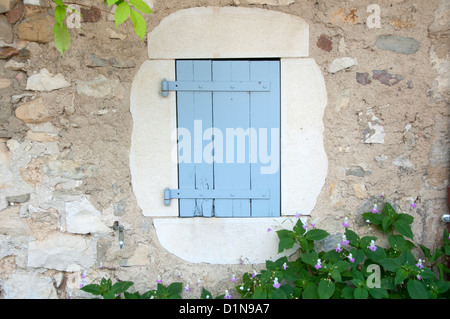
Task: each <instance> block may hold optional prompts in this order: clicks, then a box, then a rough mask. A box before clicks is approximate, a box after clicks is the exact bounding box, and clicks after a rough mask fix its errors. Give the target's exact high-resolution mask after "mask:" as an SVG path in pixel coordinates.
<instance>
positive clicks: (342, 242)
mask: <svg viewBox="0 0 450 319" xmlns="http://www.w3.org/2000/svg"><path fill="white" fill-rule="evenodd" d="M349 243H350V241H349V240H347V236H345V235H342V241H341V244H342V245H344V246H347V245H348V244H349Z"/></svg>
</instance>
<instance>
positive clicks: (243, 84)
mask: <svg viewBox="0 0 450 319" xmlns="http://www.w3.org/2000/svg"><path fill="white" fill-rule="evenodd" d="M176 79H177V81H176V84H175V85H174V89H175V90H177V91H178V92H177V128H178V184H179V185H178V186H179V189H178V190H171V194H172V196H175V197H178V198H179V210H180V216H181V217H197V216H203V217H213V216H214V217H279V216H280V61H279V60H177V61H176ZM183 88H184V89H183Z"/></svg>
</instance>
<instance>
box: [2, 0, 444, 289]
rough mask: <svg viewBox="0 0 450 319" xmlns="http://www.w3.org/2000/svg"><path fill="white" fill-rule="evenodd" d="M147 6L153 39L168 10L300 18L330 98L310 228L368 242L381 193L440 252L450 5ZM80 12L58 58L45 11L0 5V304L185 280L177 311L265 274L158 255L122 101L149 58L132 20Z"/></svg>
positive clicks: (247, 2) (437, 1) (247, 266)
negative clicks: (136, 180)
mask: <svg viewBox="0 0 450 319" xmlns="http://www.w3.org/2000/svg"><path fill="white" fill-rule="evenodd" d="M147 2H148V3H149V4H150V5H151V7H152V8H153V10H154V13H153V14H151V15H149V16H148V17H146V21H147V24H148V28H149V31H151V30H152V29H154V28H155V27H156V26H157V25H158V24H159V22H160V21H161V20H162V19H163V18H164V17H166V16H168V15H169V14H171V13H173V12H175V11H177V10H180V9H184V8H191V7H198V6H209V5H214V6H243V7H250V8H254V7H258V8H263V9H266V10H275V11H280V12H284V13H289V14H292V15H297V16H299V17H301V18H303V19H304V20H305V21H306V22H307V23H308V24H309V29H310V52H309V56H310V57H311V58H314V59H315V61H316V62H317V64H318V65H319V66H320V68H321V71H322V73H323V75H324V77H325V81H326V88H327V94H328V105H327V108H326V110H325V114H324V118H323V121H324V124H325V135H324V144H325V150H326V153H327V156H328V161H329V163H328V176H327V179H326V183H325V186H324V188H323V189H322V192H321V194H320V196H319V199H318V202H317V205H316V207H315V209H314V210H313V212H312V213H311V215H310V218H311V220H314V221H315V222H316V223H317V224H318V225H320V227H322V228H325V229H327V230H328V231H330V232H331V233H333V234H336V233H339V232H342V229H341V228H340V225H341V222H342V221H343V219H344V217H349V220H350V221H351V222H352V225H353V226H354V228H355V229H357V230H358V232H360V233H361V234H367V233H373V230H370V229H368V228H367V227H366V225H365V224H364V221H362V220H361V218H359V217H360V216H359V214H360V213H361V212H365V211H368V210H370V208H371V207H372V205H373V203H374V200H376V199H378V198H379V196H380V195H381V194H384V196H385V197H386V198H387V199H389V200H390V201H391V202H392V203H394V204H395V206H396V207H398V208H399V209H403V210H405V211H408V212H410V213H411V214H412V215H413V216H414V218H415V222H414V224H413V230H414V234H415V239H416V241H417V242H419V243H422V244H425V245H427V246H430V247H434V246H435V245H437V244H438V241H439V239H440V234H441V231H442V229H443V227H444V224H443V223H442V222H441V221H440V217H441V215H442V214H443V213H446V212H447V206H446V203H447V198H446V197H447V185H448V165H449V153H448V143H449V140H448V124H449V123H448V122H449V116H448V115H449V114H448V113H449V101H450V99H449V98H450V97H449V70H450V66H449V64H450V58H449V52H450V50H449V41H448V36H449V30H450V19H449V12H450V4H449V2H448V1H446V0H430V1H412V0H394V1H387V0H377V1H372V2H367V1H362V0H353V1H324V0H323V1H322V0H317V1H306V0H296V1H294V0H189V1H182V2H180V1H177V0H153V1H147ZM77 3H79V4H80V8H82V10H83V11H82V13H83V16H84V18H83V19H82V20H81V26H82V28H71V29H70V33H71V38H72V42H71V47H70V49H69V50H68V51H67V52H66V54H65V56H64V58H63V57H61V56H60V54H59V53H58V52H57V50H56V49H55V46H54V43H53V42H52V40H53V34H52V32H51V29H52V26H53V20H52V19H53V17H52V14H53V6H52V5H51V2H50V1H47V0H41V1H31V0H24V1H23V2H22V1H21V0H6V1H0V30H1V31H0V37H1V39H0V51H1V53H2V54H1V56H0V58H1V60H0V64H1V67H0V94H1V98H0V291H1V294H0V298H68V297H72V298H76V297H81V298H83V297H86V294H84V293H83V292H81V291H80V290H79V289H78V288H79V286H80V284H85V283H86V282H90V280H92V279H93V278H94V277H95V278H99V277H101V276H103V275H108V276H110V277H111V278H113V280H132V281H134V282H135V286H134V289H136V290H139V291H141V292H143V291H145V290H148V289H152V288H154V287H155V286H156V279H157V278H158V276H160V277H161V278H162V280H163V282H164V283H170V282H173V281H183V282H184V283H186V284H189V286H190V287H191V288H192V291H191V292H184V293H183V294H184V297H186V298H190V297H194V296H198V295H199V294H200V292H201V287H202V286H204V287H205V288H207V289H208V290H210V291H211V292H213V294H219V293H223V291H224V290H225V289H233V286H234V284H233V283H231V282H230V278H231V277H232V275H233V274H235V275H236V277H237V278H239V275H240V274H241V273H243V272H245V271H250V270H252V269H253V268H258V267H259V265H253V264H252V263H251V261H247V260H245V256H243V261H242V265H210V264H206V263H205V264H204V263H200V264H195V263H189V262H185V261H183V260H181V259H180V258H178V257H176V256H174V255H172V254H170V253H169V252H167V251H166V250H165V249H164V248H162V247H161V245H160V243H159V241H158V238H157V236H156V232H155V228H154V225H153V220H152V218H151V217H145V216H143V214H142V212H141V210H140V208H139V206H138V205H137V202H136V198H135V197H134V194H133V190H132V187H131V182H132V181H131V175H130V168H129V150H130V143H131V132H132V125H133V123H132V117H131V113H130V98H129V97H130V89H131V83H132V81H133V78H134V76H135V74H136V73H137V70H138V68H139V67H140V66H141V64H142V63H143V62H144V61H145V60H146V59H147V58H148V51H147V46H146V43H145V42H141V41H140V39H139V38H138V37H137V36H136V35H135V34H134V32H133V27H132V24H131V23H130V22H127V23H125V24H124V25H121V26H120V27H119V28H117V29H115V25H114V19H113V15H112V14H111V11H110V10H108V7H107V6H106V5H105V4H103V2H102V1H94V0H80V1H77ZM369 4H376V5H378V8H379V9H380V20H379V21H377V20H376V17H375V16H372V15H373V13H374V11H376V8H375V9H373V7H371V8H372V9H371V10H368V6H369ZM369 9H370V8H369ZM377 22H379V24H378V25H377ZM149 147H151V144H149ZM299 178H300V177H299ZM410 198H413V199H414V200H415V202H416V203H417V208H416V209H414V210H411V211H410V209H409V200H410ZM298 210H299V212H301V210H302V208H301V207H298ZM116 221H118V222H119V225H121V226H123V229H124V246H123V247H122V249H121V248H120V247H119V242H118V232H117V231H116V230H115V229H114V227H113V226H114V223H115V222H116ZM86 272H87V273H88V274H89V275H90V277H88V278H83V277H84V275H83V274H85V273H86ZM82 275H83V276H82ZM230 291H232V290H230Z"/></svg>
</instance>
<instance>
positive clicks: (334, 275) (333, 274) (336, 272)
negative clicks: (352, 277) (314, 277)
mask: <svg viewBox="0 0 450 319" xmlns="http://www.w3.org/2000/svg"><path fill="white" fill-rule="evenodd" d="M331 278H333V279H334V280H335V281H337V282H339V281H341V280H342V277H341V273H340V272H339V270H337V269H333V270H332V271H331Z"/></svg>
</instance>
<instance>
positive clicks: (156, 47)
mask: <svg viewBox="0 0 450 319" xmlns="http://www.w3.org/2000/svg"><path fill="white" fill-rule="evenodd" d="M244 31H245V32H244ZM268 52H270V55H268V54H267V53H268ZM308 52H309V26H308V24H307V23H306V22H305V21H304V20H303V19H302V18H300V17H297V16H294V15H289V14H285V13H281V12H276V11H271V10H263V9H257V8H243V7H223V8H218V7H198V8H190V9H185V10H179V11H177V12H175V13H173V14H171V15H170V16H168V17H166V18H165V19H164V20H162V21H161V23H160V24H159V25H158V26H157V27H156V28H155V29H153V31H152V32H151V33H149V35H148V55H149V58H151V59H172V58H179V59H182V58H197V59H198V58H249V57H252V58H259V57H265V58H268V57H305V56H308Z"/></svg>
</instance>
